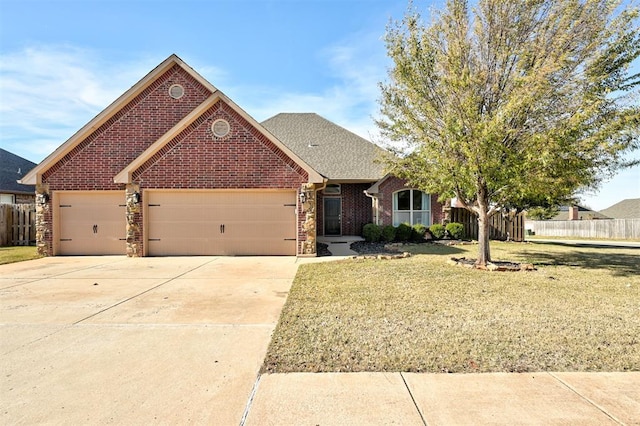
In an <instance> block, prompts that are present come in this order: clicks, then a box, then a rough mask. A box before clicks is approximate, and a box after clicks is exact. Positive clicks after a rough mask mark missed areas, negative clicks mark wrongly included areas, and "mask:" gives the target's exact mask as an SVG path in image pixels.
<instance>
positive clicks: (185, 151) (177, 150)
mask: <svg viewBox="0 0 640 426" xmlns="http://www.w3.org/2000/svg"><path fill="white" fill-rule="evenodd" d="M220 118H222V119H225V120H227V122H228V123H229V124H230V128H231V131H230V133H229V134H228V135H227V136H225V137H224V138H216V137H215V136H214V135H213V133H212V131H211V124H212V123H213V122H214V121H215V120H217V119H220ZM307 179H308V175H307V172H306V171H304V170H303V169H302V168H300V166H299V165H298V164H296V163H295V162H294V161H293V160H292V159H290V158H289V157H287V156H286V155H285V154H284V153H283V152H282V151H281V150H280V149H279V148H278V147H276V146H275V145H274V144H273V143H272V142H271V141H270V140H268V139H267V138H266V137H265V136H264V135H263V134H261V133H260V132H259V131H258V130H257V129H256V128H255V127H253V126H252V125H251V124H250V123H249V122H247V120H245V119H244V118H243V117H242V116H240V115H239V114H238V113H237V112H236V111H234V110H233V109H232V108H231V107H230V106H229V105H227V104H226V103H224V102H223V101H218V102H217V103H216V104H215V105H214V106H213V107H211V108H210V109H209V110H208V111H206V112H205V113H204V114H202V115H201V116H200V117H199V118H198V119H197V120H195V121H194V122H193V123H192V124H191V125H190V126H188V127H187V128H186V129H185V130H183V131H182V132H181V133H180V134H178V135H177V136H176V137H175V138H174V139H173V140H171V141H169V142H168V143H167V144H166V145H165V146H164V147H163V148H162V149H161V150H160V151H159V152H158V153H156V154H155V155H153V156H152V157H151V158H150V159H149V160H147V161H146V162H145V163H144V164H143V165H142V166H141V167H140V168H139V169H138V170H136V171H135V172H134V173H133V181H134V182H135V183H136V184H138V185H139V186H140V189H141V193H142V197H143V199H144V190H145V189H251V188H264V189H283V188H287V189H296V190H299V188H300V187H301V185H302V184H303V183H305V182H307ZM305 216H306V215H305V213H304V212H302V210H301V209H299V210H298V236H299V238H298V240H299V247H298V253H301V251H302V245H303V243H304V241H305V238H304V236H305V235H306V234H305V233H304V232H303V230H302V223H304V220H305ZM135 220H136V223H137V224H138V228H140V229H142V224H143V220H144V218H143V216H142V214H141V213H140V214H136V217H135ZM136 239H137V241H135V244H137V246H138V247H139V249H138V251H139V252H140V253H142V250H143V238H142V235H141V234H140V233H136Z"/></svg>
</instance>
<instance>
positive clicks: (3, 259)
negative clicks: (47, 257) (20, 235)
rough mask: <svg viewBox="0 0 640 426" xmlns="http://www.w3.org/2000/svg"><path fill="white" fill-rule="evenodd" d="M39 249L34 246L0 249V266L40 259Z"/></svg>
mask: <svg viewBox="0 0 640 426" xmlns="http://www.w3.org/2000/svg"><path fill="white" fill-rule="evenodd" d="M40 257H42V256H40V255H39V254H38V249H37V248H36V247H32V246H19V247H0V265H4V264H5V263H14V262H22V261H23V260H31V259H38V258H40Z"/></svg>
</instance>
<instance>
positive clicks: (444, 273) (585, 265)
mask: <svg viewBox="0 0 640 426" xmlns="http://www.w3.org/2000/svg"><path fill="white" fill-rule="evenodd" d="M476 249H477V247H474V246H463V247H439V246H432V245H428V246H419V247H415V248H414V249H413V250H414V252H418V253H423V254H416V255H415V256H414V257H411V258H408V259H402V260H393V261H377V260H364V261H362V260H361V261H354V260H349V261H341V262H329V263H320V264H308V265H303V266H301V267H300V269H299V272H298V275H297V276H296V279H295V281H294V284H293V287H292V289H291V292H290V294H289V297H288V300H287V303H286V305H285V307H284V310H283V313H282V316H281V318H280V322H279V324H278V326H277V328H276V331H275V333H274V336H273V338H272V341H271V344H270V346H269V350H268V353H267V357H266V359H265V364H264V366H263V370H264V371H269V372H291V371H308V372H327V371H412V372H456V373H457V372H492V371H510V372H513V371H518V372H525V371H630V370H635V371H637V370H640V278H639V277H640V250H633V249H600V248H599V249H588V248H572V247H563V246H549V245H544V246H541V245H536V244H507V243H503V244H500V243H492V249H493V256H494V258H495V259H497V260H498V259H500V260H512V261H522V262H531V263H535V264H537V266H538V270H537V271H535V272H511V273H489V272H485V271H479V270H469V269H466V268H460V267H454V266H450V265H447V264H446V262H445V260H446V259H447V258H448V257H450V256H451V255H452V254H455V255H456V256H466V257H473V256H474V255H475V250H476ZM425 252H427V253H429V254H424V253H425Z"/></svg>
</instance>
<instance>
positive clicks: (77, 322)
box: [0, 257, 297, 425]
mask: <svg viewBox="0 0 640 426" xmlns="http://www.w3.org/2000/svg"><path fill="white" fill-rule="evenodd" d="M296 270H297V264H296V259H295V258H294V257H181V258H175V257H174V258H138V259H130V258H124V257H56V258H44V259H38V260H33V261H28V262H22V263H16V264H11V265H2V266H0V333H1V334H0V353H1V354H2V355H1V361H0V363H1V372H0V373H1V374H2V376H1V382H2V385H1V389H0V422H2V423H3V424H15V423H19V424H36V423H39V424H41V423H49V424H62V423H64V424H105V423H113V424H129V425H131V424H150V423H153V424H189V423H206V424H224V425H228V424H239V423H240V421H241V419H242V417H243V413H244V411H245V407H246V405H247V401H248V400H249V398H250V395H251V392H252V389H253V386H254V383H255V381H256V378H257V374H258V370H259V368H260V365H261V363H262V360H263V359H264V356H265V353H266V349H267V345H268V343H269V339H270V336H271V333H272V332H273V329H274V327H275V324H276V322H277V320H278V316H279V314H280V311H281V309H282V306H283V304H284V302H285V299H286V295H287V293H288V291H289V288H290V286H291V283H292V279H293V277H294V275H295V273H296Z"/></svg>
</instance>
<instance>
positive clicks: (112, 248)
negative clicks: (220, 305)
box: [21, 55, 441, 256]
mask: <svg viewBox="0 0 640 426" xmlns="http://www.w3.org/2000/svg"><path fill="white" fill-rule="evenodd" d="M382 152H383V151H382V150H381V149H380V148H378V147H376V146H375V145H374V144H372V143H370V142H369V141H366V140H365V139H363V138H360V137H359V136H357V135H355V134H353V133H351V132H349V131H348V130H346V129H344V128H342V127H340V126H337V125H336V124H334V123H331V122H330V121H328V120H325V119H324V118H322V117H320V116H318V115H316V114H278V115H276V116H275V117H272V118H270V119H268V120H266V121H265V122H263V123H258V122H257V121H256V120H255V119H253V118H252V117H251V116H250V115H249V114H247V113H246V112H245V111H244V110H242V108H240V107H239V106H238V105H236V104H235V103H234V102H233V101H232V100H231V99H229V98H228V97H227V96H226V95H225V94H224V93H222V92H221V91H220V90H218V89H217V88H216V87H214V86H213V85H212V84H211V83H209V82H208V81H206V80H205V79H204V78H203V77H201V76H200V75H199V74H198V73H197V72H196V71H194V70H193V69H192V68H191V67H189V66H188V65H187V64H186V63H184V62H183V61H182V60H181V59H180V58H178V57H177V56H175V55H172V56H170V57H169V58H167V59H166V60H165V61H164V62H162V63H161V64H160V65H158V67H156V68H155V69H154V70H152V71H151V72H150V73H149V74H148V75H147V76H145V77H144V78H143V79H142V80H140V81H139V82H138V83H136V84H135V85H134V86H133V87H132V88H131V89H129V90H128V91H127V92H125V93H124V94H123V95H122V96H120V97H119V98H118V99H117V100H116V101H114V102H113V103H112V104H111V105H109V106H108V107H107V108H106V109H105V110H104V111H102V112H101V113H100V114H98V115H97V116H96V117H95V118H94V119H93V120H91V121H90V122H89V123H88V124H86V125H85V126H84V127H83V128H82V129H80V130H79V131H78V132H77V133H76V134H74V135H73V136H72V137H71V138H70V139H69V140H67V141H66V142H65V143H64V144H62V145H61V146H60V147H59V148H58V149H56V150H55V151H54V152H53V153H52V154H51V155H49V156H48V157H47V158H46V159H45V160H44V161H42V162H41V163H40V164H39V165H37V166H36V167H35V168H33V169H32V170H31V171H30V172H29V173H28V174H27V175H26V176H25V177H24V178H23V179H22V181H21V182H22V183H24V184H33V185H36V210H37V213H36V215H37V245H38V247H39V250H40V252H41V253H43V254H46V255H99V254H125V253H126V254H127V255H129V256H165V255H298V256H305V255H309V256H314V255H315V247H316V244H315V242H316V237H317V236H319V235H326V236H330V235H359V234H360V233H361V231H362V226H363V225H364V224H366V223H368V222H372V221H373V220H374V218H376V219H377V220H378V222H379V223H380V224H386V223H391V222H392V221H397V220H401V221H406V220H408V221H410V222H412V223H417V222H421V223H427V224H428V223H433V221H434V220H438V218H439V216H438V213H437V209H438V208H437V202H435V201H434V197H431V196H429V195H427V194H422V193H420V191H415V190H411V189H407V188H404V187H403V186H402V183H401V182H400V181H398V180H397V179H396V178H393V177H388V176H387V177H385V176H384V174H383V170H382V167H381V166H380V165H379V164H378V163H376V161H375V159H376V157H378V156H379V155H382ZM440 210H441V208H440ZM405 219H406V220H405Z"/></svg>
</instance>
